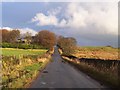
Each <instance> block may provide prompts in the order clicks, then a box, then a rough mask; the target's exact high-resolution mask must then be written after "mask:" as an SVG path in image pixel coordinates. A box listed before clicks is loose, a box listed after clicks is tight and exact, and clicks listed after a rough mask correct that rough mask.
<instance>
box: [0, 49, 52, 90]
mask: <svg viewBox="0 0 120 90" xmlns="http://www.w3.org/2000/svg"><path fill="white" fill-rule="evenodd" d="M2 51H3V53H2V82H1V84H2V87H3V88H25V87H26V86H27V85H28V84H30V83H31V82H32V80H33V79H34V78H35V77H36V76H37V74H38V73H39V71H41V70H42V69H43V68H44V67H45V66H46V65H47V63H48V62H49V61H50V58H51V55H50V54H47V53H46V51H47V50H43V49H41V50H40V49H38V50H34V49H33V50H23V49H5V48H4V49H2Z"/></svg>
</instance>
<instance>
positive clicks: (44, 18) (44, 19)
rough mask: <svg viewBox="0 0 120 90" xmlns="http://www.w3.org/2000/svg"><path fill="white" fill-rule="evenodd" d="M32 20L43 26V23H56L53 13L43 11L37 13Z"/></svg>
mask: <svg viewBox="0 0 120 90" xmlns="http://www.w3.org/2000/svg"><path fill="white" fill-rule="evenodd" d="M32 22H38V23H37V25H40V26H45V25H57V23H58V19H57V18H56V17H55V16H54V15H51V14H50V15H45V14H43V13H38V14H36V16H35V17H34V18H33V19H32Z"/></svg>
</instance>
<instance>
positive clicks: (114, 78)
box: [63, 58, 119, 88]
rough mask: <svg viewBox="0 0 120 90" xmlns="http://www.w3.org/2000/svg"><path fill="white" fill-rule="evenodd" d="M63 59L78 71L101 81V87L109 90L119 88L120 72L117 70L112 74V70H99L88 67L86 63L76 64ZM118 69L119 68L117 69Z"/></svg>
mask: <svg viewBox="0 0 120 90" xmlns="http://www.w3.org/2000/svg"><path fill="white" fill-rule="evenodd" d="M63 59H64V60H65V61H67V62H68V63H69V64H71V65H73V66H74V67H75V68H77V69H78V70H80V71H82V72H84V73H86V74H87V75H88V76H90V77H92V78H94V79H96V80H98V81H100V84H101V85H106V86H107V87H108V88H119V76H118V75H119V74H118V70H115V72H112V71H111V69H110V70H109V69H107V71H106V70H105V71H104V69H105V68H104V67H103V70H99V69H98V68H95V67H94V66H92V65H88V64H86V63H85V62H80V63H76V62H74V60H73V61H70V60H68V59H66V58H63ZM116 69H118V68H117V67H116Z"/></svg>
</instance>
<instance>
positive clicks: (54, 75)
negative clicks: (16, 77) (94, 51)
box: [30, 47, 104, 88]
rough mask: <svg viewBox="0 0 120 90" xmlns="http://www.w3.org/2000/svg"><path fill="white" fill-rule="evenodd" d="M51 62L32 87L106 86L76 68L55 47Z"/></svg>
mask: <svg viewBox="0 0 120 90" xmlns="http://www.w3.org/2000/svg"><path fill="white" fill-rule="evenodd" d="M52 59H53V62H51V63H50V64H49V65H48V66H47V67H46V69H45V70H44V71H43V72H42V73H41V74H40V75H39V76H38V78H37V79H36V80H35V81H33V83H32V84H31V86H30V88H104V87H103V86H101V85H100V84H99V83H98V82H97V81H95V80H93V79H92V78H90V77H89V76H87V75H86V74H84V73H82V72H80V71H78V70H76V69H75V68H74V67H72V66H71V65H69V64H68V63H64V62H62V58H61V56H60V54H59V52H58V49H57V47H55V52H54V54H53V56H52Z"/></svg>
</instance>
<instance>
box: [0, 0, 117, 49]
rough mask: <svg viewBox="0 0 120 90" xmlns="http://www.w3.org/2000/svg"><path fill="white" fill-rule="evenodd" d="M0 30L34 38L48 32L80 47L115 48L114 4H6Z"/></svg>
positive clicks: (115, 10)
mask: <svg viewBox="0 0 120 90" xmlns="http://www.w3.org/2000/svg"><path fill="white" fill-rule="evenodd" d="M0 7H2V14H1V15H0V17H2V24H0V27H1V28H5V29H8V30H11V29H19V30H20V31H21V33H25V32H27V31H29V32H31V33H32V35H35V34H36V33H37V32H39V31H41V30H49V31H52V32H54V33H55V34H57V35H62V36H65V37H74V38H76V40H77V42H78V45H80V46H107V45H111V46H113V47H117V45H118V2H49V0H48V1H46V2H15V0H12V2H7V0H6V1H5V0H4V2H2V3H0Z"/></svg>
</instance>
